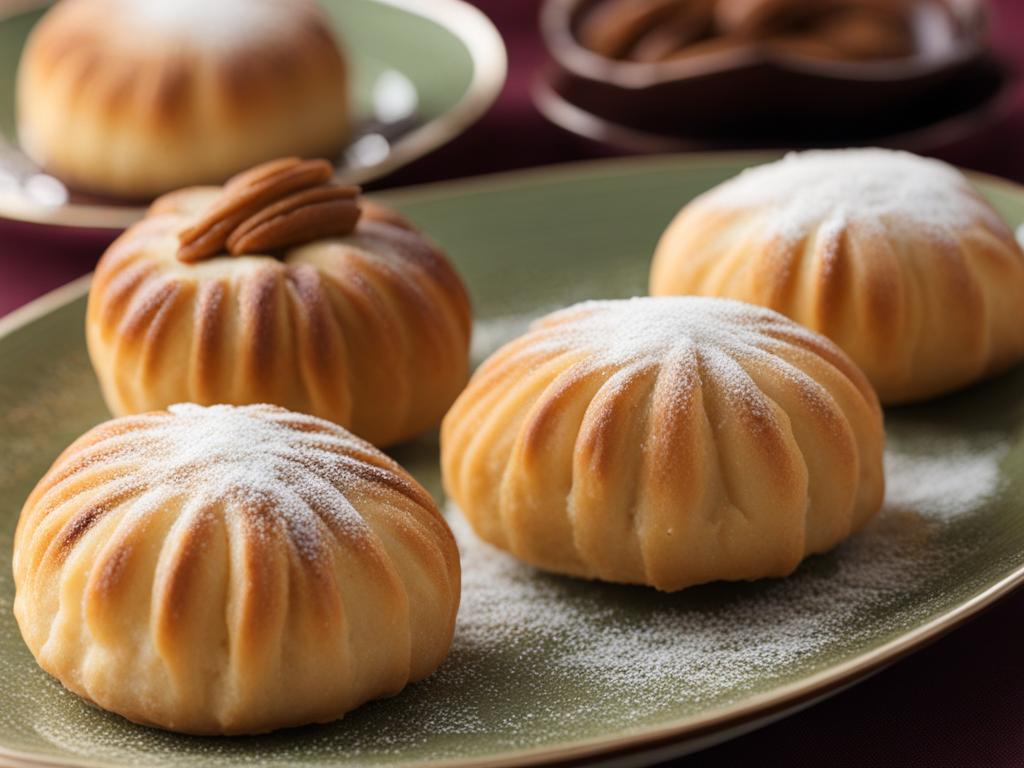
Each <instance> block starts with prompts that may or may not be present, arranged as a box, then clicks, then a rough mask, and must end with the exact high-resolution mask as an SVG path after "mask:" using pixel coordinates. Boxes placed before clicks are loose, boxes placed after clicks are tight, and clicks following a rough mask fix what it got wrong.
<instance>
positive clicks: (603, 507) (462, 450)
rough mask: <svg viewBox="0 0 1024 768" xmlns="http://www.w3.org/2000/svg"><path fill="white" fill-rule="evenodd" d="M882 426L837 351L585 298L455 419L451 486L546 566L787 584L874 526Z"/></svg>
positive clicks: (658, 308) (485, 372)
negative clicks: (772, 579)
mask: <svg viewBox="0 0 1024 768" xmlns="http://www.w3.org/2000/svg"><path fill="white" fill-rule="evenodd" d="M883 447H884V432H883V427H882V414H881V410H880V408H879V405H878V401H877V399H876V397H875V393H874V391H873V390H872V389H871V386H870V385H869V384H868V382H867V379H865V377H864V375H863V374H862V373H861V372H860V370H859V369H858V368H857V367H856V366H855V365H854V364H853V363H852V362H851V361H850V360H849V358H847V357H846V355H844V354H843V353H842V351H840V350H839V349H838V348H837V347H836V346H835V345H833V344H832V343H831V342H829V341H828V339H825V338H824V337H822V336H819V335H818V334H815V333H812V332H810V331H808V330H807V329H805V328H802V327H800V326H798V325H797V324H796V323H794V322H792V321H790V320H787V319H786V318H785V317H783V316H782V315H779V314H777V313H775V312H772V311H770V310H766V309H762V308H760V307H754V306H751V305H748V304H741V303H739V302H734V301H726V300H724V299H706V298H689V297H684V298H642V299H632V300H626V301H599V302H587V303H583V304H578V305H576V306H574V307H571V308H569V309H566V310H562V311H560V312H556V313H554V314H552V315H549V316H547V317H545V318H543V319H541V320H539V321H537V322H536V323H535V324H534V325H533V327H532V328H531V329H530V331H529V332H528V333H526V334H525V335H524V336H522V337H520V338H518V339H516V340H515V341H512V342H511V343H509V344H507V345H506V346H504V347H502V348H501V349H500V350H498V351H497V352H496V353H495V354H494V355H493V356H491V357H490V358H489V359H488V360H487V361H486V362H485V363H484V364H483V365H482V366H481V367H480V369H479V370H478V371H477V372H476V373H475V374H474V376H473V378H472V379H471V381H470V383H469V386H468V387H467V388H466V390H465V392H463V394H462V395H461V396H460V397H459V399H458V400H457V401H456V402H455V405H454V406H452V409H451V411H450V412H449V413H448V415H447V416H446V417H445V420H444V423H443V425H442V431H441V462H442V471H443V476H444V484H445V489H446V490H447V492H448V494H449V496H450V497H451V498H452V499H453V500H454V501H455V502H456V503H457V504H458V505H459V507H460V508H461V509H462V512H463V514H464V515H465V516H466V518H467V519H468V520H469V522H470V524H471V525H472V526H473V528H474V529H475V530H476V532H477V533H478V534H479V535H480V536H481V537H482V538H483V539H485V540H486V541H488V542H490V543H491V544H494V545H495V546H498V547H500V548H502V549H505V550H508V551H509V552H511V553H512V554H513V555H515V556H517V557H519V558H521V559H522V560H525V561H526V562H528V563H532V564H534V565H536V566H539V567H541V568H545V569H547V570H551V571H556V572H559V573H565V574H571V575H574V576H582V577H586V578H596V579H604V580H607V581H616V582H628V583H637V584H649V585H652V586H654V587H657V588H658V589H662V590H677V589H680V588H682V587H686V586H689V585H692V584H699V583H701V582H706V581H712V580H718V579H756V578H761V577H765V576H783V575H785V574H788V573H790V572H791V571H792V570H793V569H794V568H796V567H797V565H798V564H799V563H800V561H801V560H802V559H803V558H804V557H805V556H806V555H808V554H811V553H815V552H824V551H825V550H827V549H829V548H831V547H833V546H834V545H835V544H836V543H838V542H839V541H841V540H842V539H843V538H845V537H846V536H848V535H849V534H850V533H851V532H853V531H855V530H857V529H858V528H859V527H860V526H861V525H863V524H864V523H865V522H866V521H867V520H868V519H869V518H870V517H871V516H872V515H874V514H875V513H876V512H877V511H878V509H879V507H880V505H881V503H882V497H883V487H884V480H883V472H882V453H883Z"/></svg>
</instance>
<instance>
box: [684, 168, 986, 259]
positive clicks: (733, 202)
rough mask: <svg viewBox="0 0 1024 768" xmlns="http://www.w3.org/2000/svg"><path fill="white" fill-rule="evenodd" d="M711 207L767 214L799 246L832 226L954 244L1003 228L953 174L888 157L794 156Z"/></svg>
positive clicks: (744, 178)
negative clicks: (963, 234)
mask: <svg viewBox="0 0 1024 768" xmlns="http://www.w3.org/2000/svg"><path fill="white" fill-rule="evenodd" d="M703 200H704V201H705V202H706V203H709V204H712V205H715V206H719V207H724V208H764V209H766V210H765V218H764V222H765V225H766V226H767V227H768V231H769V232H771V233H772V234H776V235H780V236H782V237H784V238H792V239H802V238H804V237H806V236H807V234H808V233H809V232H810V231H811V230H812V229H813V228H815V227H817V226H819V225H822V224H825V223H831V225H832V226H841V225H843V224H845V223H848V222H857V223H858V224H859V225H862V226H867V227H885V226H888V225H896V224H899V223H902V224H903V225H905V226H909V227H914V228H921V229H924V230H925V231H927V232H928V233H930V234H932V235H934V236H937V237H946V238H953V237H955V235H956V233H957V231H958V230H962V229H963V228H964V227H967V226H970V225H971V224H972V223H973V222H976V221H978V220H981V221H983V222H986V223H988V224H989V225H990V226H994V227H998V228H1002V227H1003V224H1002V223H1001V222H1000V221H999V218H998V216H997V215H996V213H995V212H994V211H993V210H992V208H991V207H990V206H989V205H988V204H987V203H985V202H984V201H983V200H982V199H981V197H980V196H979V195H978V194H977V193H976V192H975V191H974V188H973V187H972V186H971V184H970V182H969V181H968V180H967V179H966V177H964V175H963V174H961V173H960V172H959V171H957V170H956V169H955V168H953V167H952V166H950V165H947V164H946V163H943V162H940V161H938V160H931V159H927V158H923V157H918V156H917V155H913V154H910V153H909V152H897V151H892V150H885V149H843V150H815V151H810V152H799V153H790V154H789V155H787V156H786V157H785V158H784V159H782V160H780V161H778V162H774V163H769V164H767V165H762V166H758V167H755V168H751V169H748V170H746V171H744V172H743V173H741V174H740V175H739V176H737V177H736V178H734V179H732V180H730V181H727V182H725V183H724V184H722V185H720V186H719V187H716V188H715V189H714V190H712V191H711V192H709V193H708V194H707V195H706V196H705V197H704V198H703Z"/></svg>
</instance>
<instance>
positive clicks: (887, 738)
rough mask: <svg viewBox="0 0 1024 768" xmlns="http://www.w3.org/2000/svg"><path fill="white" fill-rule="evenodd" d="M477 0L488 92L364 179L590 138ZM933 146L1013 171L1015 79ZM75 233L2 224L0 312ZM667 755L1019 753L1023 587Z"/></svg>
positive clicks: (1022, 9)
mask: <svg viewBox="0 0 1024 768" xmlns="http://www.w3.org/2000/svg"><path fill="white" fill-rule="evenodd" d="M423 1H424V2H430V0H423ZM0 3H2V0H0ZM476 4H477V5H478V6H480V7H481V8H483V9H484V10H485V11H486V12H487V13H488V14H489V15H490V16H491V18H492V19H493V20H494V21H495V22H496V24H497V26H498V27H499V29H500V30H501V31H502V33H503V35H504V36H505V39H506V42H507V44H508V48H509V59H510V75H509V82H508V85H507V86H506V88H505V90H504V92H503V94H502V96H501V98H500V100H499V101H498V103H497V104H496V105H495V107H494V108H493V109H492V110H491V112H490V113H489V114H488V115H487V116H486V117H485V118H484V119H483V120H482V121H481V122H480V123H479V124H477V125H476V126H475V127H474V128H472V129H471V130H470V131H469V132H468V133H467V134H465V135H464V136H462V137H461V138H459V139H458V140H457V141H455V142H454V143H452V144H450V145H449V146H447V147H445V148H443V149H442V150H440V151H439V152H437V153H435V154H434V155H432V156H431V157H428V158H425V159H423V160H420V161H418V162H417V163H415V164H414V165H412V166H410V167H408V168H406V169H404V170H402V171H400V172H399V173H397V174H395V175H394V176H392V177H390V178H389V179H387V180H385V181H384V182H382V183H378V184H376V185H374V186H376V187H388V186H397V185H404V184H411V183H416V182H422V181H431V180H436V179H442V178H454V177H458V176H466V175H471V174H478V173H486V172H490V171H497V170H505V169H508V168H516V167H525V166H531V165H539V164H543V163H551V162H564V161H568V160H574V159H578V158H583V157H590V156H593V154H594V151H593V149H592V148H589V147H587V146H585V145H584V144H582V143H581V142H580V141H578V140H576V139H575V138H573V137H571V136H568V135H566V134H564V133H562V132H561V131H559V130H558V129H556V128H554V127H552V126H550V125H548V124H547V123H546V122H545V121H544V120H543V119H542V118H541V117H540V115H539V114H537V112H536V110H535V109H534V108H533V106H532V104H531V102H530V97H529V82H530V78H531V76H532V74H533V72H534V70H535V69H536V66H537V65H538V64H539V62H540V60H541V58H542V51H541V46H540V42H539V39H538V36H537V33H536V24H535V16H536V9H537V6H538V5H539V0H476ZM992 4H993V8H994V10H995V12H996V23H995V24H994V25H993V30H992V35H993V40H994V43H995V45H996V47H997V49H998V50H999V51H1000V52H1001V54H1002V55H1003V56H1004V58H1006V59H1007V60H1008V61H1010V62H1011V63H1015V65H1016V66H1017V67H1018V68H1019V69H1021V70H1024V0H992ZM941 154H942V156H943V157H944V158H946V159H948V160H950V161H952V162H955V163H958V164H960V165H963V166H966V167H970V168H975V169H978V170H984V171H987V172H989V173H994V174H997V175H1002V176H1005V177H1008V178H1012V179H1016V180H1018V181H1024V92H1022V93H1021V94H1019V95H1018V98H1017V99H1016V101H1015V108H1014V110H1013V111H1012V114H1011V115H1010V116H1009V117H1007V118H1006V119H1004V120H1002V121H1001V122H999V123H998V124H995V125H992V126H990V127H988V128H987V129H985V130H984V132H982V133H980V134H978V135H976V136H973V137H971V138H970V139H968V140H964V141H962V142H960V143H959V144H957V145H955V146H951V147H948V148H946V149H944V150H943V151H942V153H941ZM103 239H104V236H103V235H97V236H96V237H95V238H94V241H93V242H94V247H95V248H101V247H102V246H101V243H102V241H103ZM77 242H78V241H75V242H74V243H73V242H72V241H70V240H64V241H57V242H56V243H54V244H53V245H51V246H49V247H47V248H45V249H41V248H39V247H38V246H36V245H34V244H33V238H32V237H31V233H30V232H29V231H28V230H27V229H24V228H18V227H15V228H11V227H9V226H8V227H6V228H5V229H3V230H2V239H0V315H2V314H4V313H5V312H8V311H10V310H11V309H13V308H15V307H17V306H19V305H21V304H23V303H25V302H27V301H29V300H30V299H32V298H34V297H36V296H38V295H40V294H41V293H43V292H45V291H47V290H49V289H51V288H55V287H57V286H59V285H61V284H63V283H65V282H67V281H68V280H70V279H71V278H73V277H76V276H77V275H79V274H82V273H84V272H85V271H87V270H88V268H89V264H88V259H87V257H86V258H83V254H82V253H81V251H80V248H79V249H73V245H75V244H76V243H77ZM0 364H2V362H0ZM680 764H682V765H684V766H694V767H696V766H745V765H757V766H787V767H793V768H796V767H798V766H815V767H816V768H817V767H818V766H927V767H928V768H935V767H936V766H986V767H987V766H992V767H993V768H996V767H1005V768H1010V767H1011V766H1012V767H1014V768H1018V767H1024V590H1018V592H1017V593H1015V594H1014V595H1012V596H1010V597H1009V598H1007V599H1005V600H1003V601H1002V602H1001V603H1000V604H998V605H997V606H995V607H993V608H991V609H990V610H988V611H987V612H986V613H984V614H983V615H982V616H980V617H979V618H977V619H975V620H973V621H972V622H971V623H970V624H968V625H967V626H964V627H962V628H960V629H958V630H956V631H955V632H954V633H953V634H951V635H948V636H947V637H945V638H943V639H941V640H939V641H938V642H936V643H934V644H933V645H931V646H929V647H928V648H926V649H925V650H923V651H921V652H919V653H917V654H915V655H914V656H912V657H910V658H908V659H905V660H903V661H901V662H899V663H898V664H896V665H895V666H893V667H891V668H889V669H887V670H885V671H883V672H881V673H880V674H878V675H876V676H875V677H873V678H871V679H870V680H868V681H866V682H864V683H861V684H860V685H858V686H856V687H854V688H853V689H851V690H849V691H846V692H845V693H842V694H840V695H838V696H836V697H834V698H832V699H830V700H828V701H826V702H824V703H821V704H818V705H816V706H814V707H812V708H811V709H809V710H806V711H804V712H802V713H799V714H797V715H794V716H792V717H789V718H787V719H785V720H783V721H781V722H779V723H776V724H774V725H771V726H768V727H766V728H764V729H761V730H760V731H757V732H755V733H752V734H749V735H747V736H744V737H741V738H739V739H735V740H733V741H731V742H728V743H726V744H723V745H721V746H718V747H714V748H711V749H709V750H705V751H704V752H701V753H698V754H696V755H693V756H690V757H688V758H685V759H684V760H682V761H680Z"/></svg>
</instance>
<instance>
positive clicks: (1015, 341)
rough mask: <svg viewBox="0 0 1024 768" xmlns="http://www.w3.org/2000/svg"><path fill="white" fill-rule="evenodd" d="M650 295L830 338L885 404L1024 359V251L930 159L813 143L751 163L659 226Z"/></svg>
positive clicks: (971, 193) (967, 188)
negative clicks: (790, 324) (709, 300)
mask: <svg viewBox="0 0 1024 768" xmlns="http://www.w3.org/2000/svg"><path fill="white" fill-rule="evenodd" d="M650 287H651V293H652V294H655V295H668V294H698V295H704V296H722V297H727V298H732V299H739V300H741V301H749V302H752V303H754V304H761V305H763V306H766V307H770V308H772V309H775V310H778V311H779V312H782V313H783V314H785V315H788V316H789V317H791V318H793V319H794V320H796V321H797V322H799V323H802V324H803V325H806V326H807V327H809V328H811V329H813V330H815V331H818V332H820V333H823V334H825V335H826V336H828V337H829V338H831V339H832V340H833V341H835V342H836V343H837V344H838V345H839V346H840V347H842V348H843V349H844V350H845V351H846V353H847V354H848V355H850V357H852V358H853V360H854V361H855V362H856V363H857V364H858V365H860V367H861V368H862V369H863V370H864V372H865V373H866V374H867V376H868V378H869V379H870V380H871V382H872V384H874V386H875V388H876V390H877V391H878V394H879V397H880V398H881V400H882V402H883V403H900V402H908V401H913V400H921V399H923V398H928V397H932V396H934V395H939V394H941V393H944V392H949V391H951V390H954V389H957V388H959V387H963V386H965V385H967V384H970V383H972V382H974V381H977V380H979V379H982V378H985V377H987V376H990V375H992V374H995V373H998V372H1000V371H1003V370H1005V369H1006V368H1008V367H1010V366H1011V365H1013V364H1014V363H1016V362H1018V361H1020V360H1021V359H1022V357H1024V253H1022V251H1021V248H1020V246H1019V245H1018V244H1017V241H1016V240H1015V239H1014V236H1013V233H1012V232H1011V231H1010V229H1009V228H1008V227H1007V226H1006V224H1005V223H1004V222H1003V221H1002V220H1001V219H1000V217H999V215H998V214H997V213H996V211H995V210H994V209H993V208H992V206H991V205H989V204H988V202H986V201H985V199H984V198H982V196H981V195H980V194H979V193H978V191H977V190H976V189H975V188H974V187H973V186H972V185H971V183H970V182H969V181H968V180H967V179H966V178H965V177H964V176H963V175H962V174H961V173H960V172H959V171H957V170H955V169H954V168H952V167H950V166H948V165H946V164H944V163H941V162H939V161H937V160H928V159H925V158H921V157H916V156H915V155H911V154H908V153H905V152H893V151H888V150H881V149H864V150H839V151H814V152H804V153H800V154H791V155H789V156H788V157H786V158H785V159H784V160H780V161H778V162H775V163H771V164H769V165H764V166H760V167H757V168H753V169H751V170H748V171H745V172H744V173H742V174H741V175H740V176H738V177H736V178H734V179H732V180H730V181H727V182H725V183H724V184H722V185H720V186H718V187H716V188H715V189H713V190H711V191H710V192H708V193H706V194H704V195H702V196H701V197H698V198H697V199H696V200H694V201H693V202H691V203H690V204H689V205H687V206H686V207H684V208H683V210H682V211H681V212H680V213H679V215H678V216H677V217H676V218H675V220H674V221H673V222H672V223H671V224H670V225H669V227H668V229H667V230H666V231H665V233H664V235H662V238H661V241H660V243H659V244H658V248H657V251H656V253H655V256H654V263H653V265H652V266H651V283H650Z"/></svg>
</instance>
